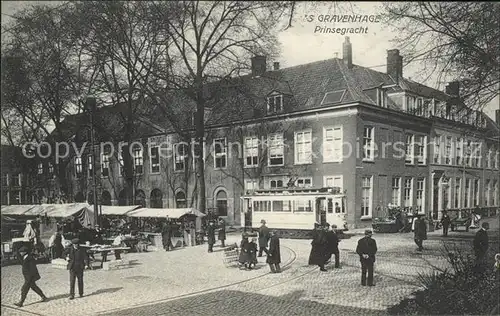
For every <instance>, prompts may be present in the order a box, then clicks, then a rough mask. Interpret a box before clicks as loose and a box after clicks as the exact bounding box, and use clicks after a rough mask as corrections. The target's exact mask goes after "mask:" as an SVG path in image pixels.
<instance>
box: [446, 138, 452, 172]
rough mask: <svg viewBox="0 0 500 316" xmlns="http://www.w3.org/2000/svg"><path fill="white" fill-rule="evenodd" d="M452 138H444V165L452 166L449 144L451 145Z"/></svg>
mask: <svg viewBox="0 0 500 316" xmlns="http://www.w3.org/2000/svg"><path fill="white" fill-rule="evenodd" d="M452 141H453V140H452V138H451V136H446V144H445V151H444V161H445V162H444V163H445V164H447V165H451V164H452V160H451V143H452Z"/></svg>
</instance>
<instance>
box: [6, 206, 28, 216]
mask: <svg viewBox="0 0 500 316" xmlns="http://www.w3.org/2000/svg"><path fill="white" fill-rule="evenodd" d="M35 206H37V205H8V206H2V209H1V210H0V213H1V214H2V215H24V214H25V213H27V212H28V211H29V210H30V209H32V208H34V207H35Z"/></svg>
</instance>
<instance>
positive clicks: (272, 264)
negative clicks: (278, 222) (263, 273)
mask: <svg viewBox="0 0 500 316" xmlns="http://www.w3.org/2000/svg"><path fill="white" fill-rule="evenodd" d="M270 236H271V238H270V239H269V250H268V252H267V258H266V262H267V263H268V264H269V268H270V269H271V273H280V272H281V268H280V263H281V253H280V239H279V237H278V236H277V235H276V231H271V232H270Z"/></svg>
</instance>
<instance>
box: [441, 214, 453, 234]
mask: <svg viewBox="0 0 500 316" xmlns="http://www.w3.org/2000/svg"><path fill="white" fill-rule="evenodd" d="M450 223H451V219H450V216H449V215H448V213H447V212H446V211H443V217H442V218H441V225H443V237H448V227H450Z"/></svg>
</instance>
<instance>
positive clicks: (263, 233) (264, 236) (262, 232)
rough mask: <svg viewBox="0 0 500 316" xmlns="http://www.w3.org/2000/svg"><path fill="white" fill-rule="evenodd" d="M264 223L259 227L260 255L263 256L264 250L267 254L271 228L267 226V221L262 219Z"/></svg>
mask: <svg viewBox="0 0 500 316" xmlns="http://www.w3.org/2000/svg"><path fill="white" fill-rule="evenodd" d="M260 223H261V224H262V225H261V226H260V228H259V257H262V252H265V253H266V254H267V243H268V241H269V228H267V226H266V221H265V220H261V221H260Z"/></svg>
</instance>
